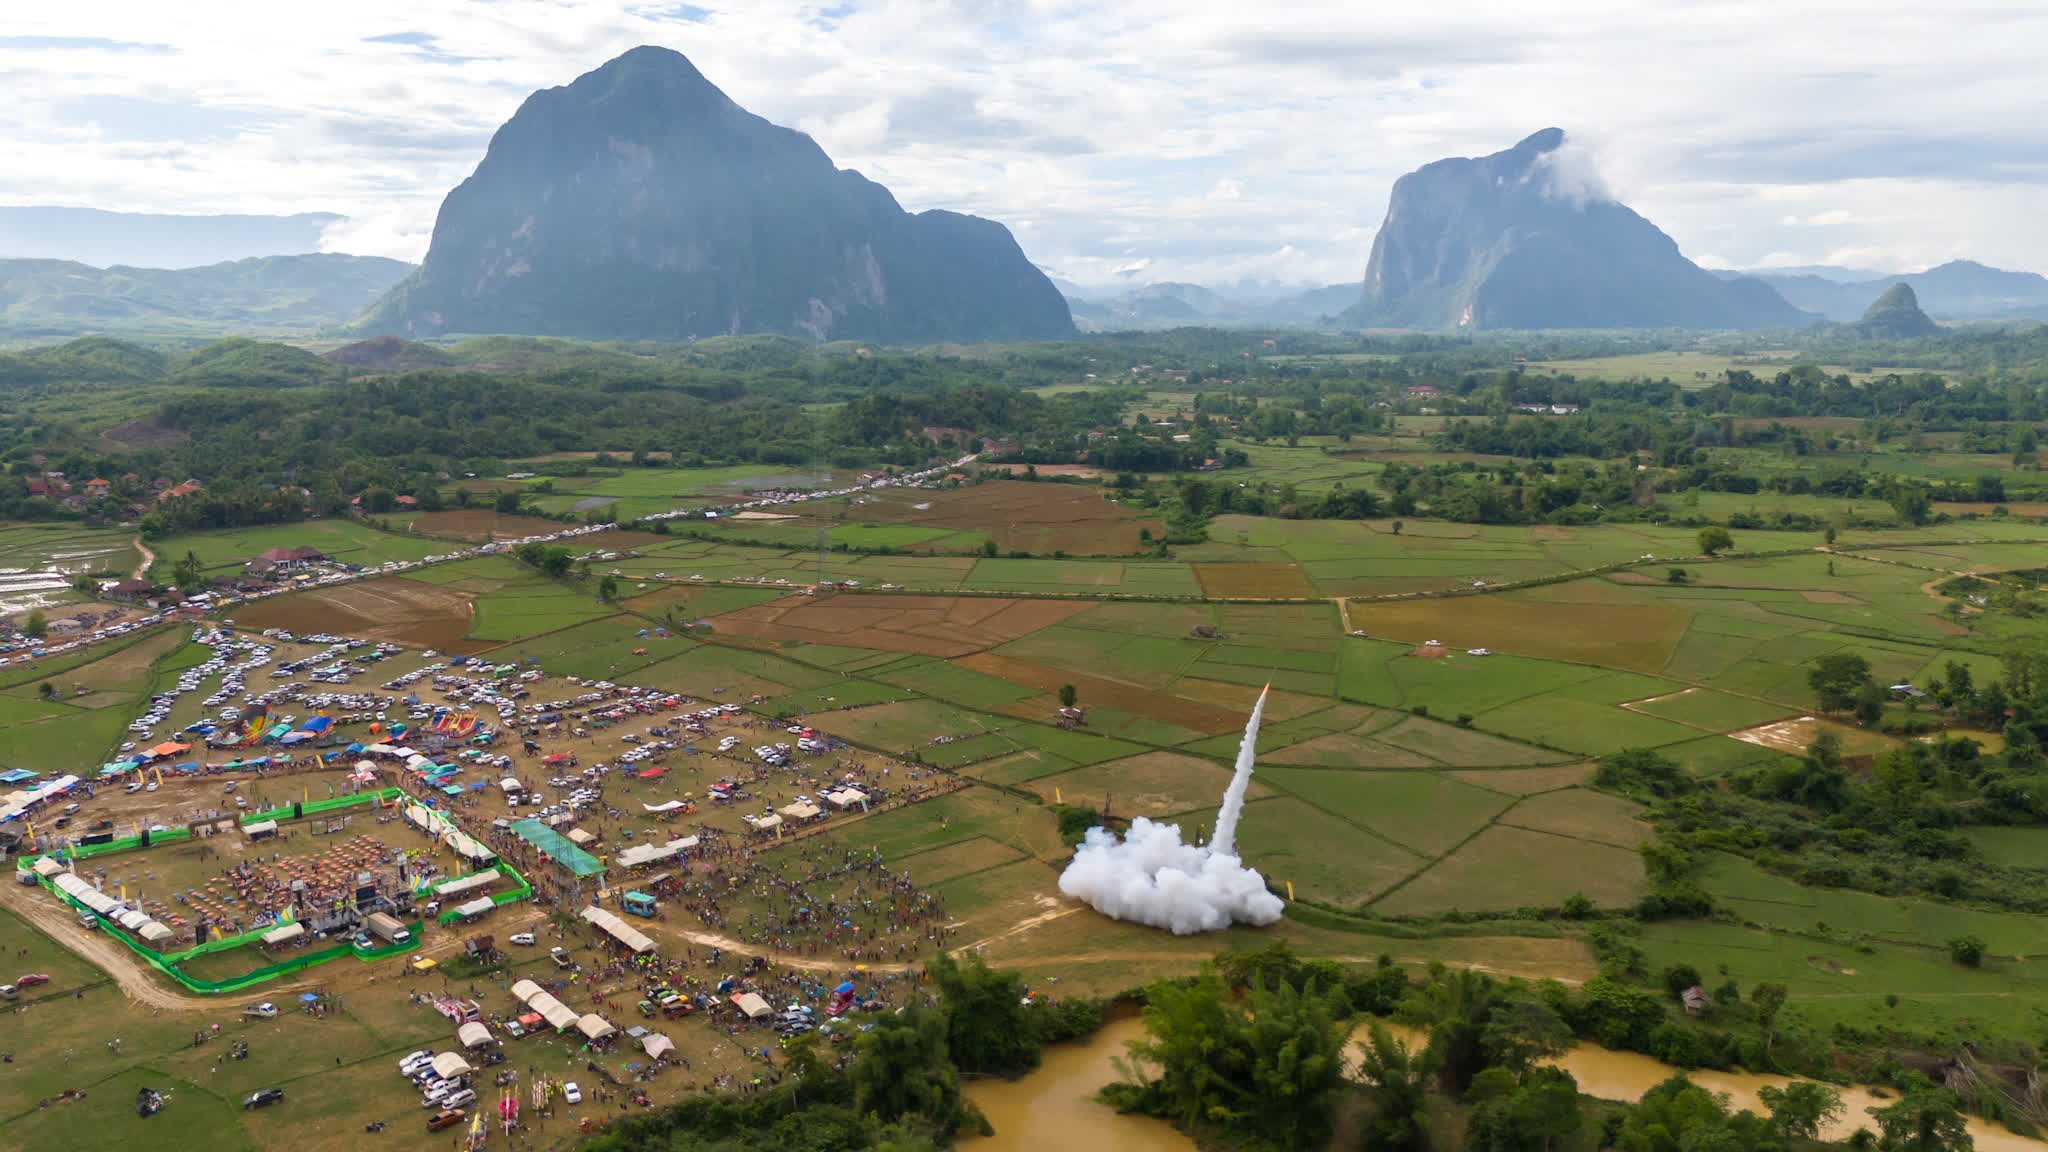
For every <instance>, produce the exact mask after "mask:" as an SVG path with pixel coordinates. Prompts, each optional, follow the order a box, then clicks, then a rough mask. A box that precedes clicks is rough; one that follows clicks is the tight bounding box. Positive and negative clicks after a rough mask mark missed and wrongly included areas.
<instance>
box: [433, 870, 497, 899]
mask: <svg viewBox="0 0 2048 1152" xmlns="http://www.w3.org/2000/svg"><path fill="white" fill-rule="evenodd" d="M500 878H501V877H500V875H499V873H498V872H497V871H495V870H493V871H490V872H478V873H476V874H475V875H473V876H463V877H461V878H459V879H455V880H449V881H447V882H446V883H442V884H436V885H434V895H436V896H440V897H443V898H446V897H449V896H461V895H464V894H466V893H470V892H475V891H477V890H479V889H482V888H489V887H490V886H491V885H493V884H496V883H497V882H498V881H499V879H500Z"/></svg>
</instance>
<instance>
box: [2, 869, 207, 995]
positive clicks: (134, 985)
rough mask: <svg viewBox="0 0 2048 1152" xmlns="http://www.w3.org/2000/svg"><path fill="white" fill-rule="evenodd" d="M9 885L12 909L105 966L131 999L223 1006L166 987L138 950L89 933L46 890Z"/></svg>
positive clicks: (64, 943)
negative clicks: (141, 957)
mask: <svg viewBox="0 0 2048 1152" xmlns="http://www.w3.org/2000/svg"><path fill="white" fill-rule="evenodd" d="M9 888H10V891H9V892H8V894H7V906H8V907H9V908H11V909H13V910H14V911H16V912H19V913H20V914H21V915H22V918H23V919H26V920H27V921H29V922H30V923H32V924H34V925H35V926H36V927H38V928H40V929H42V930H43V931H44V932H47V933H49V934H50V936H52V937H54V938H55V939H56V940H58V941H59V942H61V943H62V944H63V945H64V946H65V947H66V948H69V949H71V950H72V951H73V952H76V953H78V954H79V955H80V956H83V957H85V958H86V959H87V960H90V961H92V962H93V963H94V964H97V965H99V966H100V967H101V968H103V969H105V970H106V972H107V974H108V975H109V976H112V977H113V978H114V983H115V984H116V985H118V986H119V987H120V989H121V991H122V992H123V993H125V994H126V995H127V997H128V998H129V999H130V1000H133V1001H135V1002H136V1003H138V1004H147V1005H149V1006H150V1007H152V1008H163V1009H168V1010H169V1011H172V1012H196V1011H202V1010H205V1009H208V1008H214V1009H217V1008H218V1007H219V1006H220V1003H221V1002H220V1001H219V1000H218V999H202V998H200V997H197V996H191V995H188V994H186V993H183V992H178V991H173V990H172V989H170V988H169V987H166V986H165V985H164V984H163V983H162V982H160V981H159V980H158V979H157V978H156V977H155V976H154V975H152V974H151V973H150V971H149V968H148V966H147V965H145V964H143V962H142V961H140V960H138V959H136V957H135V953H133V952H130V951H129V950H128V949H127V948H125V947H123V946H122V945H120V944H117V943H115V942H114V941H113V940H112V939H110V938H109V937H108V936H107V934H106V933H105V932H103V931H101V932H88V931H86V930H85V929H83V928H80V927H79V926H78V919H77V917H76V915H75V914H74V913H73V912H72V911H71V910H70V909H69V908H67V907H64V906H63V905H60V904H58V903H57V900H56V898H55V897H53V896H51V895H50V894H49V893H47V892H45V891H43V890H42V889H40V888H20V887H15V886H14V885H12V884H10V885H9Z"/></svg>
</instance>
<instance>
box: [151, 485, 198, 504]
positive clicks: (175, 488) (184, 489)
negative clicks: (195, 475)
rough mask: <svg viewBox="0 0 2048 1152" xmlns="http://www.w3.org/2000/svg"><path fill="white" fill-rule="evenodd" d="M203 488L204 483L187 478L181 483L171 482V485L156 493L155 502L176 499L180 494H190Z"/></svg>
mask: <svg viewBox="0 0 2048 1152" xmlns="http://www.w3.org/2000/svg"><path fill="white" fill-rule="evenodd" d="M204 490H205V485H203V484H201V483H200V482H199V481H197V480H187V481H185V482H184V483H183V484H173V485H172V486H171V487H169V488H166V489H164V490H163V491H161V492H159V493H157V494H156V499H157V503H159V504H161V503H163V502H164V501H166V500H176V499H177V498H178V497H180V496H191V495H193V494H195V493H198V492H202V491H204Z"/></svg>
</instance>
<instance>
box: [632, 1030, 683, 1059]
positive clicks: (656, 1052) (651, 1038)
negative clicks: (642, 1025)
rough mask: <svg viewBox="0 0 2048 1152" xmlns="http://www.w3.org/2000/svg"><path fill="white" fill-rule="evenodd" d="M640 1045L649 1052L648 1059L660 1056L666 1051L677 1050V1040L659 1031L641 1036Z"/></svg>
mask: <svg viewBox="0 0 2048 1152" xmlns="http://www.w3.org/2000/svg"><path fill="white" fill-rule="evenodd" d="M640 1047H641V1049H642V1050H643V1051H645V1052H646V1053H647V1056H648V1059H650V1060H652V1059H658V1058H660V1056H661V1054H662V1053H664V1052H673V1051H675V1050H676V1042H675V1041H673V1040H671V1039H669V1038H668V1037H666V1036H663V1035H662V1034H661V1033H659V1032H649V1033H648V1034H647V1035H645V1036H642V1037H641V1038H640Z"/></svg>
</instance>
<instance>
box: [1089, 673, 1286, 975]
mask: <svg viewBox="0 0 2048 1152" xmlns="http://www.w3.org/2000/svg"><path fill="white" fill-rule="evenodd" d="M1270 687H1271V686H1270V685H1269V686H1268V690H1270ZM1265 709H1266V693H1265V692H1264V691H1261V692H1260V693H1259V702H1258V703H1257V704H1254V705H1253V706H1252V715H1251V719H1250V720H1249V721H1248V722H1247V723H1246V724H1245V727H1244V743H1243V744H1241V745H1240V746H1239V747H1238V751H1237V770H1236V772H1235V773H1234V774H1232V776H1231V778H1230V787H1229V788H1227V789H1225V790H1224V793H1223V807H1222V808H1221V809H1220V810H1218V811H1217V813H1216V836H1215V839H1214V840H1212V841H1211V842H1210V843H1209V844H1207V845H1193V844H1183V843H1182V842H1181V838H1180V825H1178V824H1158V823H1154V822H1153V821H1151V820H1148V819H1146V818H1145V817H1143V816H1140V817H1138V818H1137V819H1136V820H1133V821H1131V830H1130V833H1129V834H1128V835H1127V836H1125V837H1124V839H1122V840H1118V839H1117V837H1116V833H1114V832H1111V831H1109V830H1108V829H1106V828H1091V829H1089V830H1088V835H1087V836H1086V838H1084V839H1083V840H1082V842H1081V846H1080V847H1079V848H1076V849H1075V850H1074V860H1073V862H1072V863H1071V864H1068V865H1067V870H1066V871H1065V872H1064V873H1061V875H1060V891H1061V892H1064V893H1066V894H1067V895H1069V896H1072V897H1074V898H1075V899H1077V900H1082V901H1085V902H1087V903H1088V904H1089V905H1090V906H1092V907H1093V908H1094V909H1095V910H1096V911H1098V912H1100V913H1102V914H1103V915H1105V916H1108V917H1110V918H1111V919H1114V920H1132V921H1136V922H1137V923H1140V924H1147V925H1150V926H1152V927H1154V928H1165V929H1167V930H1168V931H1171V932H1172V933H1173V934H1175V935H1176V936H1186V935H1189V934H1190V933H1194V932H1213V931H1216V930H1217V929H1219V928H1228V927H1229V926H1230V925H1232V924H1234V923H1244V924H1271V923H1273V922H1274V921H1275V920H1278V919H1280V914H1281V911H1282V909H1283V908H1284V905H1283V904H1282V903H1281V901H1280V898H1279V897H1278V896H1275V895H1273V894H1272V893H1271V892H1268V891H1266V880H1265V877H1263V876H1261V875H1259V874H1258V872H1256V871H1255V870H1253V869H1250V868H1246V867H1245V866H1244V862H1243V861H1241V860H1239V859H1238V857H1237V854H1236V848H1237V822H1238V818H1239V817H1240V816H1242V815H1243V813H1244V795H1245V790H1246V789H1248V788H1250V787H1251V782H1252V762H1253V761H1254V760H1256V759H1257V758H1258V742H1259V718H1260V716H1261V715H1262V714H1264V712H1265Z"/></svg>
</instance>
